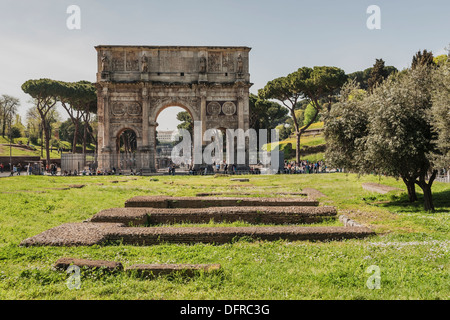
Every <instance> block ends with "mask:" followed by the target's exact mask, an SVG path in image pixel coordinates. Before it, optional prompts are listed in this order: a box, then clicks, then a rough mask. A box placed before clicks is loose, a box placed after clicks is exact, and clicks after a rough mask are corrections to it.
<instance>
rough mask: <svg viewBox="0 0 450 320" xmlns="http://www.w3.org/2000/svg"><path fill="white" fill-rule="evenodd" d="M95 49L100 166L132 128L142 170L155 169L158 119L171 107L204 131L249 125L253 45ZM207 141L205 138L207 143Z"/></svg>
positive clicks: (105, 166)
mask: <svg viewBox="0 0 450 320" xmlns="http://www.w3.org/2000/svg"><path fill="white" fill-rule="evenodd" d="M95 49H96V50H97V57H98V70H97V82H96V85H97V94H98V121H99V125H98V145H99V168H100V169H110V168H111V164H112V163H111V159H112V158H114V157H113V155H114V154H115V153H117V152H118V151H117V150H116V148H115V141H116V140H117V137H118V135H120V133H121V132H123V131H124V130H132V131H134V133H135V134H136V140H137V150H138V153H137V154H138V157H139V159H138V161H139V163H140V166H141V167H142V171H143V172H155V171H156V167H155V158H156V128H157V126H158V123H157V122H156V120H157V117H158V115H159V113H160V112H161V111H162V110H164V109H165V108H167V107H170V106H178V107H181V108H183V109H185V110H186V111H188V112H189V113H190V115H191V117H192V119H193V121H197V122H198V123H201V124H202V134H203V133H204V132H205V130H207V129H214V128H216V129H218V128H220V129H221V130H223V129H233V130H235V129H243V130H244V131H247V130H248V129H249V88H250V87H251V85H252V84H251V83H250V74H249V52H250V50H251V49H250V48H248V47H193V46H110V45H100V46H97V47H95ZM194 143H195V141H194ZM206 143H207V142H206V141H203V139H202V146H203V147H204V146H205V145H206ZM237 148H238V149H237V150H236V152H239V151H241V152H242V151H244V152H246V150H248V146H246V145H244V146H242V145H238V146H237ZM239 148H241V150H239ZM242 148H243V149H246V150H243V149H242Z"/></svg>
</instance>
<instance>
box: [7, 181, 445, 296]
mask: <svg viewBox="0 0 450 320" xmlns="http://www.w3.org/2000/svg"><path fill="white" fill-rule="evenodd" d="M247 177H248V178H250V182H246V183H243V184H237V183H233V182H232V183H231V184H230V177H218V178H214V177H213V176H206V177H204V176H173V177H172V176H162V177H158V181H150V177H137V179H136V178H135V177H124V176H115V177H111V176H103V177H88V176H87V177H47V176H46V177H42V176H20V177H11V178H1V179H0V185H1V189H0V192H1V193H0V212H1V214H0V226H1V227H0V299H283V300H285V299H447V300H448V299H449V298H450V287H449V285H448V284H449V283H450V275H449V269H450V262H449V261H450V254H449V247H450V223H449V222H450V221H449V213H450V185H449V184H444V183H438V182H435V183H434V185H433V195H434V201H435V205H436V209H437V211H436V212H435V213H428V212H424V211H423V209H422V204H421V202H420V200H422V199H423V197H422V195H421V193H420V192H419V190H418V196H419V202H417V203H414V204H410V203H408V202H407V196H406V193H405V192H404V191H398V192H390V193H388V194H386V195H381V194H375V193H372V192H369V191H366V190H364V189H362V187H361V183H363V182H377V183H382V184H386V185H390V186H394V187H399V188H402V189H403V190H404V189H405V188H404V186H403V184H402V183H401V182H400V181H396V180H394V179H390V178H384V177H382V178H378V177H375V176H363V177H361V178H358V177H357V176H356V175H352V174H343V173H336V174H310V175H283V176H276V175H274V176H247ZM133 179H136V180H133ZM114 180H116V181H117V180H118V181H119V183H112V181H114ZM99 183H103V185H98V184H99ZM69 184H86V186H85V187H84V188H81V189H70V190H55V189H52V188H58V187H63V186H66V185H69ZM238 185H240V187H238ZM306 187H312V188H316V189H318V190H319V191H321V192H322V193H324V194H325V195H326V197H324V198H321V199H320V201H321V204H325V205H334V206H336V207H337V209H338V213H342V214H345V215H346V216H348V217H350V218H352V219H355V220H356V221H358V222H360V223H362V224H365V225H368V226H370V227H372V228H373V229H374V230H375V231H376V233H377V235H376V236H373V237H370V238H367V239H363V240H346V241H333V242H318V243H314V242H308V241H293V242H288V241H276V242H267V241H245V240H242V241H237V242H234V243H230V244H224V245H212V244H194V245H182V244H179V245H177V244H162V245H155V246H147V247H134V246H124V245H117V246H92V247H29V248H23V247H19V246H18V245H19V243H20V241H22V240H23V239H25V238H27V237H31V236H34V235H36V234H38V233H40V232H42V231H45V230H47V229H49V228H51V227H54V226H58V225H60V224H62V223H65V222H80V221H82V220H84V219H87V218H90V217H91V216H92V215H94V214H95V213H97V212H98V211H100V210H102V209H106V208H112V207H123V206H124V201H125V200H127V199H129V198H131V197H133V196H136V195H176V196H193V195H195V194H196V193H199V192H231V191H239V190H242V192H258V195H261V196H263V195H265V196H275V195H274V194H273V192H282V191H285V192H296V191H300V190H301V189H303V188H306ZM335 224H336V222H325V223H324V224H323V225H335ZM211 225H218V226H219V225H220V226H226V225H227V224H215V223H214V222H210V223H209V224H207V226H211ZM230 225H241V223H234V224H230ZM242 225H243V226H246V224H242ZM317 225H320V224H317ZM179 226H183V225H179ZM61 257H74V258H83V259H103V260H114V261H120V262H122V263H123V265H124V266H129V265H132V264H137V263H220V264H221V265H222V271H221V272H219V273H215V274H210V275H209V274H199V275H198V276H196V277H194V278H190V279H187V278H181V277H176V276H175V277H168V276H162V277H158V278H156V279H153V280H150V279H142V278H139V277H136V276H130V275H126V274H117V275H108V274H103V273H102V272H100V271H99V272H87V271H82V275H81V289H79V290H69V289H68V288H67V286H66V281H67V279H68V275H67V274H66V273H64V272H57V271H54V270H52V264H54V262H55V261H56V260H57V259H59V258H61ZM371 265H377V266H379V268H380V272H381V289H380V290H370V289H368V288H367V287H366V281H367V280H368V278H369V276H370V274H368V273H366V270H367V268H368V267H369V266H371Z"/></svg>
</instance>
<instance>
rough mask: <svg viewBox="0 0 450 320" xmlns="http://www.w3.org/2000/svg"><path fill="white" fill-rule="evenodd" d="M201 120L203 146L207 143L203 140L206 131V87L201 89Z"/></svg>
mask: <svg viewBox="0 0 450 320" xmlns="http://www.w3.org/2000/svg"><path fill="white" fill-rule="evenodd" d="M200 120H201V122H202V138H201V140H202V147H204V146H205V145H206V142H205V141H204V140H203V137H204V134H205V131H206V89H205V88H202V89H200Z"/></svg>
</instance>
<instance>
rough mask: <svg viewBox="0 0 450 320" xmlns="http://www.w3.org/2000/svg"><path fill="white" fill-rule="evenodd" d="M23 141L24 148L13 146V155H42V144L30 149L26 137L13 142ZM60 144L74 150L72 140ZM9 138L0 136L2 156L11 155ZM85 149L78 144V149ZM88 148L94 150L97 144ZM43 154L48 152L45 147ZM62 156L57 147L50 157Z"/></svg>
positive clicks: (87, 147) (44, 155)
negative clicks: (27, 146) (27, 147)
mask: <svg viewBox="0 0 450 320" xmlns="http://www.w3.org/2000/svg"><path fill="white" fill-rule="evenodd" d="M20 141H21V142H22V144H23V145H24V148H22V147H17V146H14V145H13V146H12V148H11V155H12V156H13V157H17V156H35V157H39V156H41V146H40V145H36V146H32V147H34V148H35V150H29V149H26V148H25V146H26V143H27V139H26V138H17V139H13V144H19V142H20ZM60 144H61V146H62V147H64V148H66V150H67V149H68V150H72V144H71V143H70V142H67V141H60ZM9 149H10V148H9V139H8V138H3V137H1V136H0V156H4V157H5V156H9V155H10V150H9ZM82 149H83V146H82V145H77V150H78V152H81V150H82ZM86 149H87V150H88V151H93V150H95V146H94V145H91V144H89V145H87V146H86ZM42 156H43V158H45V157H46V153H45V149H44V150H43V151H42ZM60 158H61V154H60V153H58V150H57V148H55V147H54V148H53V149H52V150H51V151H50V159H60Z"/></svg>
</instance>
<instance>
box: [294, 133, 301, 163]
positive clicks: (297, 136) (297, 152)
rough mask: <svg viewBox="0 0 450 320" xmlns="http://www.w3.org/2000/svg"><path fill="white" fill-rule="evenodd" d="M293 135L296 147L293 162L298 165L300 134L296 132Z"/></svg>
mask: <svg viewBox="0 0 450 320" xmlns="http://www.w3.org/2000/svg"><path fill="white" fill-rule="evenodd" d="M295 135H296V138H297V139H296V140H297V141H296V145H295V147H296V150H295V161H296V162H297V163H298V164H300V137H301V134H300V132H299V131H297V132H296V133H295Z"/></svg>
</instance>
